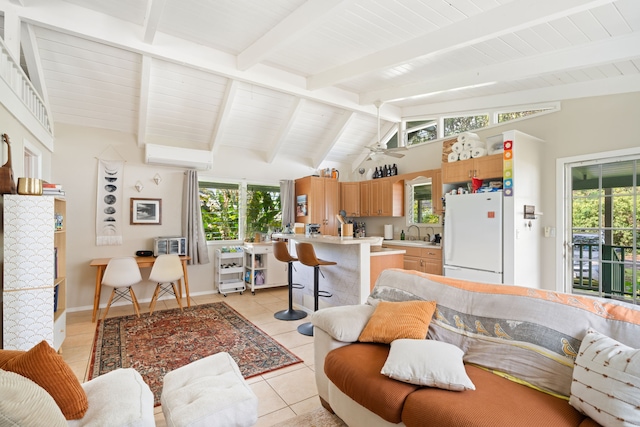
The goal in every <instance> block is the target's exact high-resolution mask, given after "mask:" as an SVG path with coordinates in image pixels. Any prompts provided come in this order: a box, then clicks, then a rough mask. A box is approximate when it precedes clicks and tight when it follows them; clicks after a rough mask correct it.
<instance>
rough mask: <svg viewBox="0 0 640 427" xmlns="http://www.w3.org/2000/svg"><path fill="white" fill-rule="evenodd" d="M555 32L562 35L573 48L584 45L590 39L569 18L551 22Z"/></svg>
mask: <svg viewBox="0 0 640 427" xmlns="http://www.w3.org/2000/svg"><path fill="white" fill-rule="evenodd" d="M549 25H551V26H552V27H553V28H555V30H556V31H557V32H558V33H560V34H561V35H562V37H564V38H565V39H566V40H567V41H568V42H569V43H570V44H571V45H572V46H575V45H579V44H584V43H587V42H588V41H589V38H588V37H587V36H586V34H584V33H583V32H582V31H581V30H580V28H578V26H577V25H576V24H575V23H574V22H573V21H572V20H570V19H569V18H562V19H558V20H555V21H551V22H549Z"/></svg>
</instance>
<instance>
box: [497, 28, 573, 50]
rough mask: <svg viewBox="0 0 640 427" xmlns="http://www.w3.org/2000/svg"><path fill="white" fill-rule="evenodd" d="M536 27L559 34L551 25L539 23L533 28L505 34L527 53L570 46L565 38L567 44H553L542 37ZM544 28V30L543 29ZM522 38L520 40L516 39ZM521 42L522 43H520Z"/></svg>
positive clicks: (519, 48)
mask: <svg viewBox="0 0 640 427" xmlns="http://www.w3.org/2000/svg"><path fill="white" fill-rule="evenodd" d="M536 28H538V29H540V30H542V31H544V32H545V33H547V34H548V33H554V34H555V35H556V36H557V34H558V33H557V32H556V31H555V30H553V29H552V28H551V27H549V26H544V25H538V26H536V27H533V28H525V29H524V30H520V31H517V32H515V33H513V34H508V35H505V36H504V37H506V38H507V40H508V41H509V42H511V43H512V44H513V46H515V47H516V48H517V49H518V50H519V51H520V52H522V53H523V54H525V55H535V54H536V53H542V52H548V51H550V50H554V49H560V48H562V47H566V46H568V43H567V41H566V40H564V39H563V40H564V43H565V46H557V45H553V44H551V43H550V42H549V41H548V40H547V39H546V38H544V37H541V36H540V34H539V33H538V32H537V31H536ZM543 28H544V30H543ZM516 39H517V40H520V42H518V41H516ZM519 43H521V44H519Z"/></svg>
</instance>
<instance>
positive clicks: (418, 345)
mask: <svg viewBox="0 0 640 427" xmlns="http://www.w3.org/2000/svg"><path fill="white" fill-rule="evenodd" d="M463 356H464V352H463V351H462V350H460V349H459V348H458V347H456V346H455V345H453V344H449V343H446V342H442V341H436V340H414V339H399V340H395V341H393V342H392V343H391V350H390V351H389V356H388V357H387V361H386V362H385V364H384V366H383V367H382V371H380V373H381V374H382V375H386V376H388V377H390V378H393V379H394V380H398V381H403V382H406V383H410V384H416V385H423V386H429V387H437V388H442V389H445V390H453V391H463V390H475V389H476V387H475V386H474V385H473V383H472V382H471V379H469V377H468V376H467V372H466V371H465V369H464V363H463V362H462V357H463Z"/></svg>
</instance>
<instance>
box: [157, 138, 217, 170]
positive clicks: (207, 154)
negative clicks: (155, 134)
mask: <svg viewBox="0 0 640 427" xmlns="http://www.w3.org/2000/svg"><path fill="white" fill-rule="evenodd" d="M145 161H146V163H148V164H153V165H163V166H178V167H183V168H189V169H199V170H208V169H211V167H212V166H213V153H211V151H208V150H194V149H192V148H180V147H169V146H167V145H156V144H146V148H145Z"/></svg>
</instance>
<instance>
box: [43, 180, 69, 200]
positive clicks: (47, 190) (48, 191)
mask: <svg viewBox="0 0 640 427" xmlns="http://www.w3.org/2000/svg"><path fill="white" fill-rule="evenodd" d="M42 195H43V196H57V197H64V196H65V194H64V190H63V189H62V184H55V183H51V182H43V183H42Z"/></svg>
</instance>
